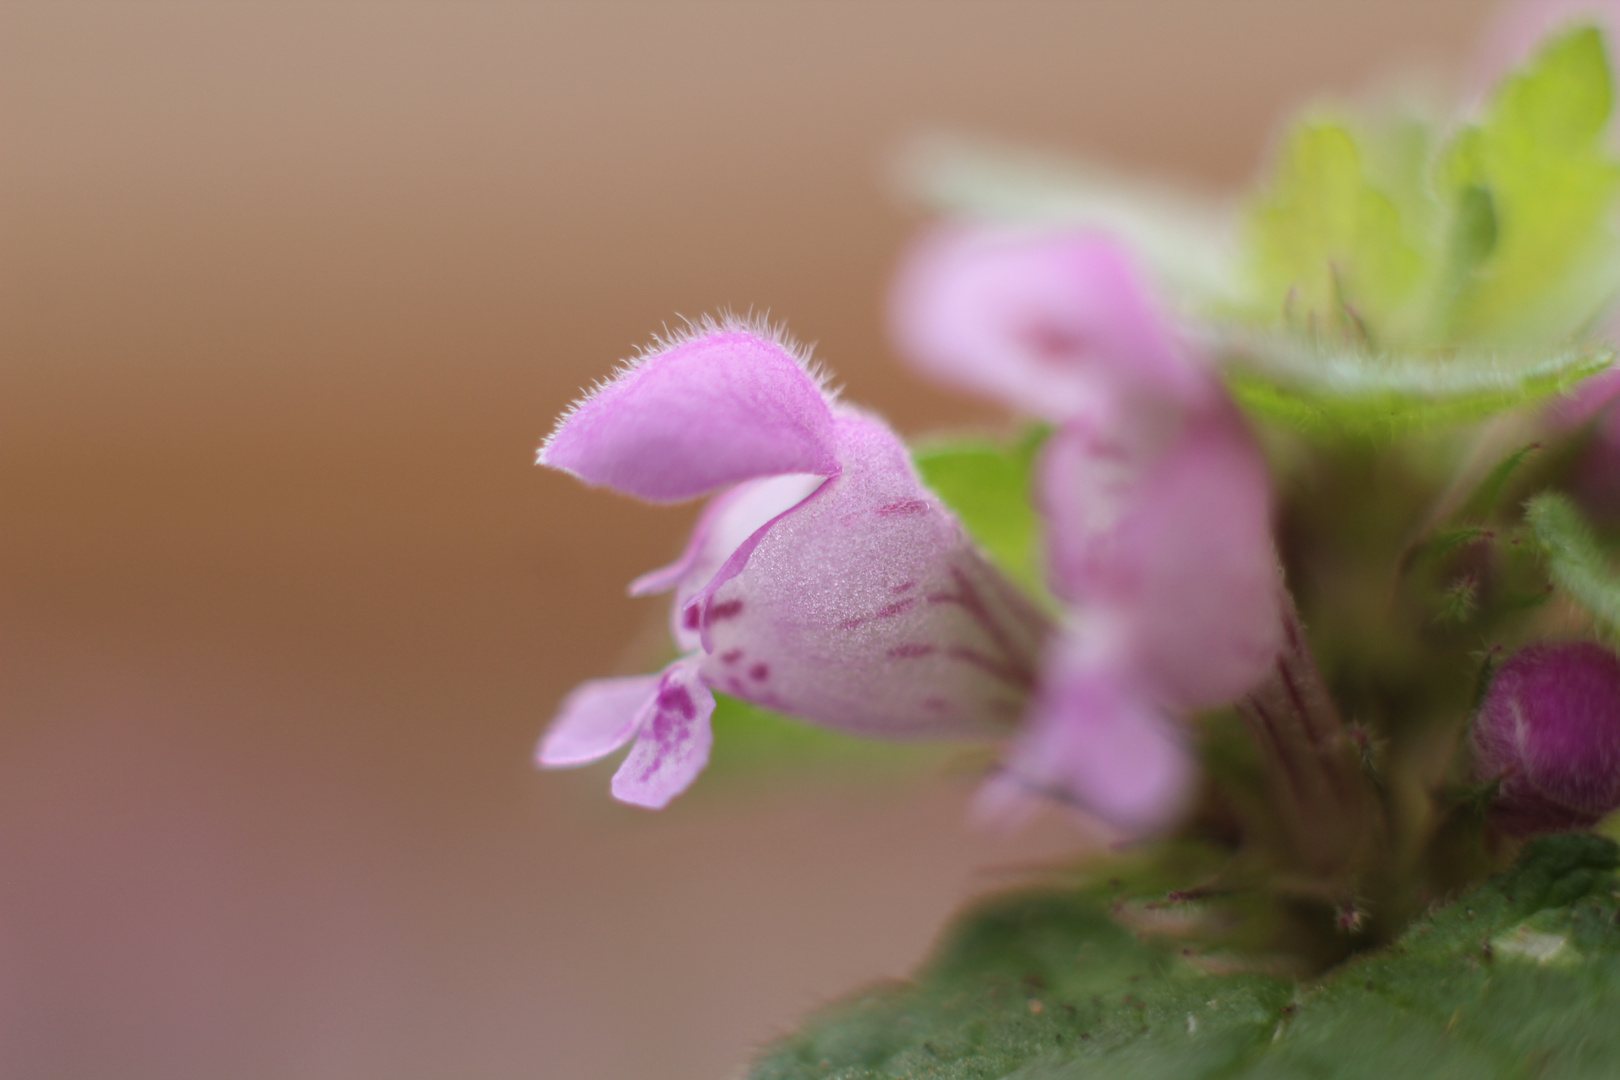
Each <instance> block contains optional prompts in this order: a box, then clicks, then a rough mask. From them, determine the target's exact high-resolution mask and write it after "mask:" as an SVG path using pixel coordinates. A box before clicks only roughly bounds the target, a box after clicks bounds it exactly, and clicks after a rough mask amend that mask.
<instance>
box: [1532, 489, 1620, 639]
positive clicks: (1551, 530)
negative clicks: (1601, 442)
mask: <svg viewBox="0 0 1620 1080" xmlns="http://www.w3.org/2000/svg"><path fill="white" fill-rule="evenodd" d="M1524 517H1525V521H1526V522H1527V523H1528V524H1529V526H1530V532H1531V535H1533V536H1534V537H1535V539H1536V543H1537V545H1538V546H1540V548H1541V551H1542V554H1543V555H1544V556H1545V558H1546V560H1547V569H1548V572H1549V573H1550V574H1551V576H1552V579H1553V584H1555V585H1557V586H1558V587H1559V588H1560V589H1563V590H1564V591H1565V592H1566V593H1568V594H1569V595H1570V596H1571V597H1573V598H1574V599H1575V601H1576V602H1577V603H1579V604H1580V605H1581V606H1582V607H1584V608H1585V609H1586V610H1587V611H1589V612H1591V613H1592V616H1593V617H1594V618H1595V619H1597V620H1598V622H1600V623H1601V624H1602V625H1603V627H1604V629H1605V630H1606V631H1607V632H1608V633H1609V634H1611V635H1616V634H1620V574H1616V573H1615V571H1614V568H1613V566H1612V564H1611V562H1610V560H1609V557H1608V554H1607V553H1606V552H1605V551H1604V550H1603V548H1602V546H1601V545H1599V543H1598V541H1597V537H1596V536H1594V535H1593V533H1592V529H1591V527H1590V526H1588V525H1587V523H1586V519H1585V518H1583V517H1582V516H1581V512H1580V511H1579V510H1577V509H1576V508H1575V504H1574V503H1572V502H1570V501H1569V498H1568V497H1567V496H1564V495H1560V494H1557V493H1554V492H1547V493H1544V494H1541V495H1537V496H1536V497H1535V498H1533V499H1531V500H1530V502H1529V503H1528V504H1527V505H1526V507H1525V514H1524Z"/></svg>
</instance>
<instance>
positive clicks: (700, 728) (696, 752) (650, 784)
mask: <svg viewBox="0 0 1620 1080" xmlns="http://www.w3.org/2000/svg"><path fill="white" fill-rule="evenodd" d="M657 682H658V686H657V692H656V694H655V696H654V697H653V699H652V700H651V701H650V702H649V707H648V709H647V712H646V714H645V716H644V718H643V720H642V723H641V725H640V735H639V736H638V737H637V738H636V743H635V745H634V746H632V747H631V748H630V753H629V755H628V756H627V757H626V758H625V759H624V764H623V765H620V766H619V771H618V772H617V773H614V774H613V797H614V798H616V799H618V800H619V801H621V802H627V803H630V804H632V805H634V806H645V807H647V808H648V809H650V810H661V809H663V808H664V807H665V806H667V805H668V804H669V801H670V800H671V799H673V798H674V797H675V796H677V795H679V794H680V793H681V792H683V791H685V790H686V789H687V788H688V787H690V786H691V784H692V781H694V780H696V779H697V777H698V774H699V773H701V772H702V771H703V769H704V767H705V766H706V765H708V764H709V748H710V747H711V746H712V745H713V743H714V732H713V730H712V729H711V728H710V726H709V718H710V717H711V716H713V715H714V694H713V693H711V692H710V690H709V688H708V687H707V686H705V685H704V683H703V680H702V679H701V678H700V677H699V675H698V664H697V661H696V658H687V659H684V660H677V661H676V662H675V663H673V664H671V665H670V666H669V667H667V668H665V669H664V673H663V675H661V676H660V677H659V678H658V680H657Z"/></svg>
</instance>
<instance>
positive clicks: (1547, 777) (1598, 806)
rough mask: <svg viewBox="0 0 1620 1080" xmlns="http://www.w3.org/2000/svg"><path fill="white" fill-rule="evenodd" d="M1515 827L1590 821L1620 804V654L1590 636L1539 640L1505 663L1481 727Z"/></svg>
mask: <svg viewBox="0 0 1620 1080" xmlns="http://www.w3.org/2000/svg"><path fill="white" fill-rule="evenodd" d="M1473 742H1474V759H1475V769H1476V771H1477V774H1478V776H1479V778H1480V779H1481V780H1482V781H1493V780H1494V781H1499V782H1500V787H1499V788H1498V789H1497V795H1496V802H1495V803H1494V804H1493V805H1492V806H1491V820H1492V822H1493V823H1494V824H1495V825H1496V826H1497V827H1498V828H1500V829H1501V830H1502V831H1503V832H1505V833H1508V834H1509V835H1512V836H1531V835H1534V834H1536V833H1548V832H1562V831H1564V830H1567V829H1585V828H1590V827H1591V826H1592V825H1595V824H1596V823H1597V822H1598V820H1599V819H1600V818H1602V817H1603V816H1604V815H1606V814H1608V813H1609V812H1610V811H1612V810H1614V809H1616V808H1617V807H1620V657H1617V656H1615V655H1614V653H1612V652H1610V651H1609V650H1608V649H1605V648H1603V647H1601V646H1599V645H1594V644H1592V643H1590V642H1570V643H1565V644H1560V645H1532V646H1530V647H1529V648H1527V649H1523V650H1521V651H1520V652H1519V653H1517V654H1516V655H1514V657H1513V658H1512V659H1511V660H1509V661H1508V662H1507V663H1505V664H1503V665H1502V667H1501V668H1500V669H1499V670H1498V671H1497V673H1496V677H1495V678H1494V679H1493V680H1492V681H1491V688H1490V692H1489V693H1488V694H1487V695H1486V696H1485V703H1484V705H1483V706H1481V708H1480V711H1479V715H1478V716H1477V717H1476V718H1475V720H1474V731H1473Z"/></svg>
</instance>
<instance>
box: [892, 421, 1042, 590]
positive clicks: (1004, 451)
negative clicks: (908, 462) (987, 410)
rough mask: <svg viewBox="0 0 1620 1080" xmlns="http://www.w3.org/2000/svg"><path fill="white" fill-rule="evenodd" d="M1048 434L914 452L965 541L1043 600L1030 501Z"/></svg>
mask: <svg viewBox="0 0 1620 1080" xmlns="http://www.w3.org/2000/svg"><path fill="white" fill-rule="evenodd" d="M1048 433H1049V432H1048V429H1046V428H1044V427H1035V428H1031V429H1030V430H1029V431H1028V432H1026V433H1025V434H1024V436H1023V437H1022V438H1020V439H1019V440H1018V441H1017V442H1015V443H1011V444H1004V443H998V442H995V441H993V440H990V439H984V438H965V439H953V440H948V441H947V440H941V441H935V442H929V443H925V444H923V445H922V446H919V447H917V448H915V449H914V450H913V452H912V458H913V460H914V461H915V462H916V463H917V471H918V472H919V473H920V474H921V475H922V479H923V483H925V484H927V485H928V486H929V487H930V488H931V489H933V491H934V493H935V494H936V495H938V496H939V497H940V498H941V499H942V500H943V501H944V503H945V505H946V506H948V507H950V509H951V511H952V512H953V513H955V514H956V516H957V518H958V519H959V520H960V521H961V522H962V525H963V527H964V528H966V529H967V531H968V535H970V536H972V537H973V539H974V540H976V541H978V543H979V546H980V547H981V548H983V549H984V551H985V553H986V554H988V555H989V556H990V558H991V559H992V560H994V561H995V563H996V564H997V565H998V566H1000V567H1001V568H1002V569H1003V570H1005V571H1006V572H1007V574H1008V575H1009V576H1011V577H1012V579H1013V580H1014V581H1016V582H1018V583H1019V584H1020V585H1022V586H1023V587H1024V588H1025V589H1027V590H1028V591H1029V592H1030V594H1031V595H1034V596H1044V595H1045V586H1044V584H1043V579H1042V573H1041V552H1040V520H1039V518H1038V517H1037V515H1036V513H1035V507H1034V505H1033V503H1032V502H1031V501H1030V490H1031V484H1032V483H1033V470H1034V467H1035V455H1036V453H1037V452H1038V451H1039V450H1040V447H1041V444H1042V443H1043V442H1045V440H1046V436H1047V434H1048Z"/></svg>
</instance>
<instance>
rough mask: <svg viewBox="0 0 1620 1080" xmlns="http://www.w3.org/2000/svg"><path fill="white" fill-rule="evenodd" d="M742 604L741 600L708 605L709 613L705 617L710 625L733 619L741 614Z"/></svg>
mask: <svg viewBox="0 0 1620 1080" xmlns="http://www.w3.org/2000/svg"><path fill="white" fill-rule="evenodd" d="M742 609H743V602H742V601H741V600H727V601H726V602H725V603H723V604H710V605H709V612H708V614H707V615H706V616H705V618H707V619H708V621H709V622H711V623H717V622H720V621H722V620H724V619H734V618H736V617H737V616H738V615H741V614H742Z"/></svg>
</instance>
